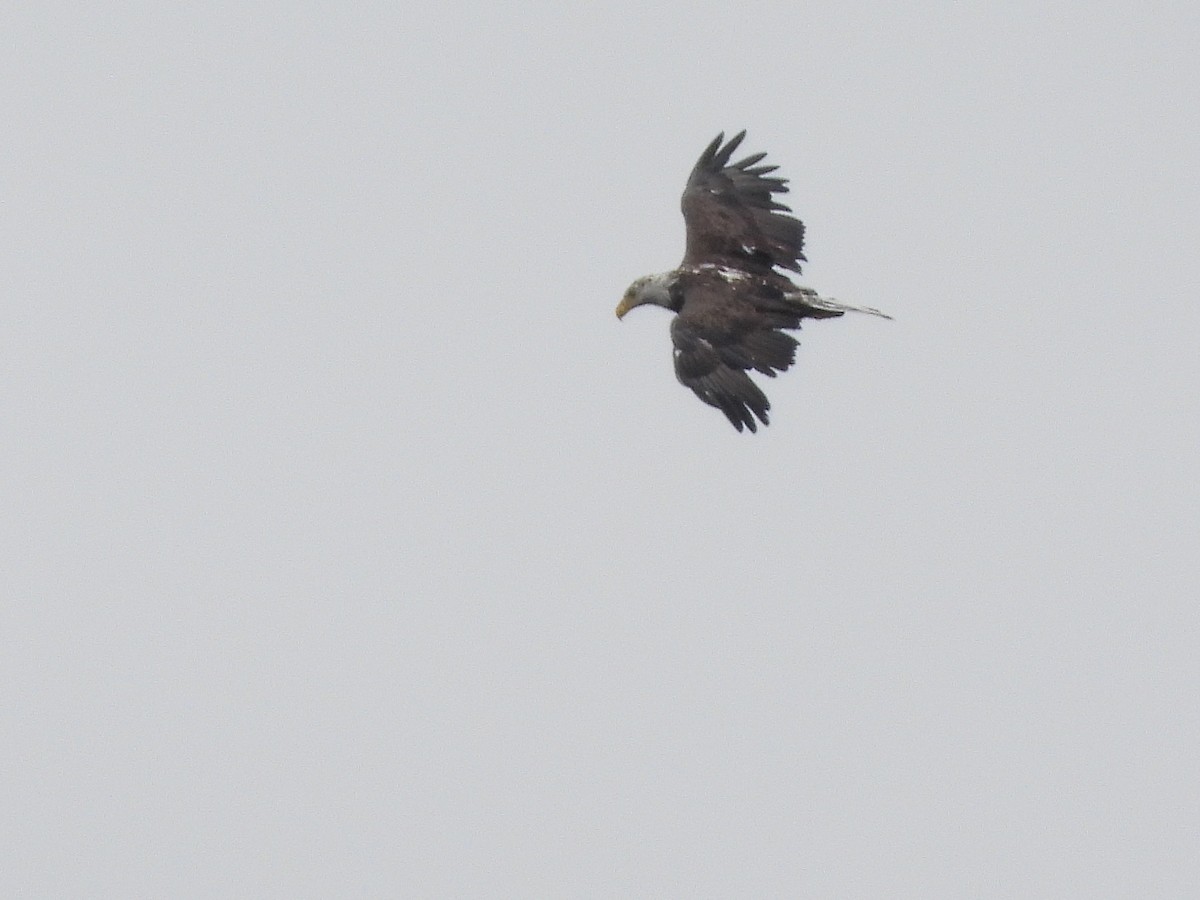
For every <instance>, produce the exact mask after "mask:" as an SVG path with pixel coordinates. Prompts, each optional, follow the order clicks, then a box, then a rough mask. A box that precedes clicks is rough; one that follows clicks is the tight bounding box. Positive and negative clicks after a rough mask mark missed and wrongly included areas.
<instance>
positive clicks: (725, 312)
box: [671, 297, 798, 431]
mask: <svg viewBox="0 0 1200 900" xmlns="http://www.w3.org/2000/svg"><path fill="white" fill-rule="evenodd" d="M715 300H716V298H715V297H713V298H711V299H710V301H709V302H705V299H704V298H702V297H701V298H695V297H693V298H692V299H689V301H688V303H687V304H685V305H684V308H683V310H682V311H681V312H680V313H679V314H678V315H677V316H675V318H674V319H672V320H671V341H672V343H674V345H675V375H676V377H677V378H678V379H679V381H680V383H681V384H683V385H684V386H685V387H689V388H691V389H692V391H693V392H694V393H695V394H696V396H697V397H699V398H700V399H701V400H703V401H704V402H705V403H707V404H709V405H710V406H715V407H716V408H717V409H719V410H721V412H723V413H725V416H726V418H728V419H729V421H730V422H732V423H733V427H734V428H736V429H737V430H738V431H741V430H742V429H743V428H749V429H750V430H751V431H757V430H758V425H757V423H756V422H755V417H756V416H757V417H758V420H759V421H761V422H762V423H763V424H764V425H767V424H769V421H768V419H767V411H768V410H769V409H770V408H771V404H770V402H769V401H768V400H767V396H766V394H764V393H763V392H762V389H761V388H759V386H758V385H757V384H755V383H754V382H753V381H752V380H751V379H750V376H749V374H748V373H747V370H748V369H754V370H756V371H758V372H761V373H763V374H764V375H769V376H771V377H774V376H775V373H776V372H782V371H783V370H784V369H786V368H787V367H788V366H790V365H791V364H792V362H793V360H795V358H796V347H797V342H796V339H795V338H793V337H792V336H791V335H790V334H785V333H784V332H782V331H778V330H776V329H775V328H773V327H771V326H770V325H769V324H767V323H766V322H765V321H764V320H763V318H762V317H760V316H747V315H738V314H737V311H736V310H734V309H732V308H731V307H730V306H729V304H722V303H719V302H712V301H715ZM796 324H798V323H796Z"/></svg>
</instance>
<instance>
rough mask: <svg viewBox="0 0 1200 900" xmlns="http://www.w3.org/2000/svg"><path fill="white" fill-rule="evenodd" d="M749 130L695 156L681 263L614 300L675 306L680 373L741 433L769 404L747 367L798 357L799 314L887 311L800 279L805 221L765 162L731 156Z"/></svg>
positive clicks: (770, 370) (779, 364) (623, 307)
mask: <svg viewBox="0 0 1200 900" xmlns="http://www.w3.org/2000/svg"><path fill="white" fill-rule="evenodd" d="M745 136H746V132H744V131H743V132H740V133H739V134H737V135H735V136H734V137H733V138H732V139H731V140H730V141H729V142H728V143H725V140H724V138H725V136H724V134H719V135H717V137H716V139H715V140H713V142H712V143H711V144H709V145H708V147H706V148H705V150H704V152H703V153H702V154H701V155H700V159H699V160H697V161H696V165H695V167H694V168H693V169H692V174H691V176H690V177H689V178H688V182H687V187H685V188H684V191H683V198H682V200H681V206H682V209H683V220H684V224H685V225H686V227H687V249H686V251H685V252H684V256H683V262H682V263H681V264H680V266H679V268H677V269H674V270H672V271H670V272H664V273H662V274H659V275H646V276H644V277H642V278H639V279H637V281H635V282H634V283H633V284H632V285H630V286H629V289H628V290H627V291H626V292H625V296H624V297H623V298H622V300H621V302H620V304H618V306H617V316H618V318H620V317H623V316H624V315H625V313H627V312H628V311H629V310H630V309H632V308H633V307H635V306H642V305H644V304H653V305H656V306H662V307H665V308H667V309H670V310H671V311H673V312H674V313H676V316H675V318H674V319H672V320H671V340H672V342H673V343H674V345H675V351H674V352H675V374H676V376H677V377H678V379H679V381H680V382H681V383H682V384H684V385H685V386H687V387H689V388H691V389H692V391H693V392H695V394H696V396H697V397H699V398H700V399H701V400H703V401H704V402H705V403H707V404H709V405H710V406H715V407H716V408H717V409H719V410H721V412H723V413H724V414H725V415H726V417H727V418H728V419H729V421H730V422H731V423H733V426H734V427H735V428H737V430H738V431H741V430H742V429H743V428H749V429H750V430H751V431H756V430H757V428H758V424H757V423H758V422H761V423H762V424H763V425H766V424H768V417H767V412H768V410H769V409H770V408H771V404H770V402H769V401H768V400H767V397H766V395H765V394H764V393H763V392H762V389H761V388H759V386H758V385H757V384H755V383H754V381H753V380H752V379H751V378H750V376H749V374H748V372H749V370H754V371H756V372H759V373H761V374H763V375H767V376H769V377H772V378H773V377H774V376H775V374H776V373H777V372H782V371H784V370H785V369H787V368H788V367H789V366H790V365H791V364H792V362H793V361H794V360H795V357H796V347H797V346H798V343H797V341H796V339H795V338H794V337H792V336H791V335H790V334H787V333H785V332H784V331H782V330H780V329H798V328H799V327H800V321H801V320H802V319H808V318H813V319H825V318H831V317H834V316H840V315H842V314H843V313H844V312H846V311H847V310H853V311H857V312H866V313H871V314H873V315H878V316H884V318H889V317H888V316H885V315H884V314H883V313H881V312H879V310H876V309H870V308H867V307H858V306H849V305H847V304H844V303H839V302H838V301H836V300H830V299H827V298H824V297H820V296H818V295H817V293H816V292H815V291H813V290H811V289H810V288H804V287H800V286H798V285H796V284H794V283H793V282H792V281H791V279H790V278H789V277H788V276H787V275H786V274H784V271H785V270H787V271H792V272H797V273H798V272H799V271H800V263H801V262H805V261H806V260H805V258H804V252H803V251H804V223H802V222H801V221H800V220H799V219H796V218H795V217H793V216H792V215H790V213H791V210H790V209H789V208H788V207H787V206H785V205H784V204H783V203H780V202H779V201H778V200H776V199H775V195H777V194H784V193H787V190H788V188H787V181H786V180H785V179H783V178H779V177H776V176H773V175H771V173H772V172H774V171H775V170H776V168H777V167H776V166H772V165H759V163H760V162H761V160H762V159H763V157H764V156H766V154H764V153H756V154H754V155H752V156H748V157H746V158H745V159H742V160H739V161H738V162H736V163H731V162H730V159H731V158H732V156H733V153H734V151H735V150H736V149H737V148H738V146H739V145H740V144H741V142H742V139H743V138H744V137H745Z"/></svg>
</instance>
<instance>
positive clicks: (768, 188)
mask: <svg viewBox="0 0 1200 900" xmlns="http://www.w3.org/2000/svg"><path fill="white" fill-rule="evenodd" d="M745 136H746V132H745V131H742V132H739V133H738V134H736V135H734V136H733V138H731V139H730V141H729V143H726V144H724V146H722V144H723V142H724V140H725V134H724V132H722V133H721V134H718V135H717V137H716V138H715V139H714V140H713V142H712V143H711V144H709V145H708V147H706V148H705V150H704V152H703V153H702V154H700V159H698V160H697V161H696V165H695V168H693V169H692V174H691V176H690V177H689V178H688V183H687V187H686V188H684V191H683V199H682V201H681V206H682V207H683V221H684V224H685V225H686V226H687V251H686V252H685V253H684V256H683V264H684V265H685V266H686V265H701V264H703V263H714V264H717V265H726V266H733V267H735V268H739V269H748V270H750V271H759V272H762V271H769V270H770V269H771V267H772V266H779V267H780V268H782V269H791V270H792V271H794V272H799V271H800V263H801V262H804V261H805V259H804V223H803V222H801V221H800V220H799V219H797V218H795V217H793V216H790V215H788V213H790V212H791V209H790V208H789V207H787V206H785V205H784V204H782V203H779V202H778V201H776V200H775V199H774V196H773V195H775V194H786V193H787V190H788V188H787V180H786V179H784V178H768V177H767V175H768V174H769V173H771V172H774V171H775V170H776V169H777V168H778V166H770V165H767V166H758V165H755V163H757V162H759V161H760V160H761V159H762V158H763V157H764V156H766V154H765V153H755V154H754V155H752V156H747V157H746V158H745V159H743V160H740V161H738V162H736V163H730V162H729V160H730V158H731V157H732V156H733V151H734V150H736V149H737V147H738V145H739V144H741V142H742V139H743V138H744V137H745Z"/></svg>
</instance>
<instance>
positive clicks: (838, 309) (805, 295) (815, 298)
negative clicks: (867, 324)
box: [788, 287, 892, 319]
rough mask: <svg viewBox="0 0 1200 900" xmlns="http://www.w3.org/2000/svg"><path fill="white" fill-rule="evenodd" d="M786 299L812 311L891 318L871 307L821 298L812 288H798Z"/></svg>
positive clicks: (830, 298)
mask: <svg viewBox="0 0 1200 900" xmlns="http://www.w3.org/2000/svg"><path fill="white" fill-rule="evenodd" d="M788 299H789V300H798V301H800V302H801V303H803V304H804V305H805V306H811V307H812V308H813V309H820V310H824V311H825V312H830V313H844V312H859V313H866V314H867V315H869V316H879V317H880V318H881V319H891V318H892V317H891V316H889V315H888V314H887V313H885V312H882V311H881V310H878V309H876V308H875V307H873V306H852V305H851V304H849V303H842V302H841V301H840V300H834V299H833V298H832V297H822V296H820V295H819V294H818V293H817V292H816V291H814V290H813V289H812V288H804V287H802V288H798V289H797V291H796V293H794V294H789V295H788Z"/></svg>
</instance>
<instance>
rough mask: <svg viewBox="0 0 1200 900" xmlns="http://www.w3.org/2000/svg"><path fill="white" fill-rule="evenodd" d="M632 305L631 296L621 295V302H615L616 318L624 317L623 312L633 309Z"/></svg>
mask: <svg viewBox="0 0 1200 900" xmlns="http://www.w3.org/2000/svg"><path fill="white" fill-rule="evenodd" d="M633 307H634V303H633V298H632V297H630V296H629V295H628V294H627V295H626V296H624V297H622V298H621V302H620V303H618V304H617V318H618V319H623V318H624V317H625V313H627V312H629V311H630V310H631V309H633Z"/></svg>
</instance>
